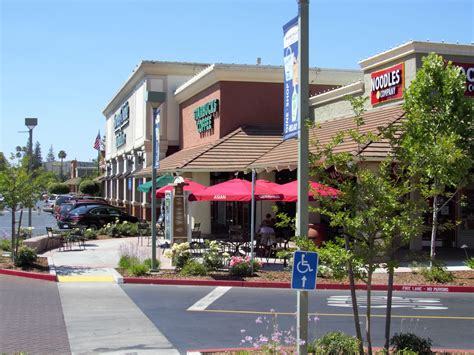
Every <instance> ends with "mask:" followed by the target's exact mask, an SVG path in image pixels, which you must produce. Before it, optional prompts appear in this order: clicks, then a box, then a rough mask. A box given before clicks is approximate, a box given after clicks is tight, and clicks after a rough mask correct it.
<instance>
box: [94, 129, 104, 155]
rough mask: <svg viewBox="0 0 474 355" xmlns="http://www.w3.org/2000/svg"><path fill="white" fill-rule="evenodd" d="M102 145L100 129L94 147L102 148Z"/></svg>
mask: <svg viewBox="0 0 474 355" xmlns="http://www.w3.org/2000/svg"><path fill="white" fill-rule="evenodd" d="M101 146H102V141H101V140H100V131H99V133H97V137H96V138H95V142H94V149H95V150H100V148H101Z"/></svg>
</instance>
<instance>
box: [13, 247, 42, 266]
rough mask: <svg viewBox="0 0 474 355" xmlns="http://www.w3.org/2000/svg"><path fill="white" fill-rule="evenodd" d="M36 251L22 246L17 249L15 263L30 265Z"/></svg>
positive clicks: (34, 258) (17, 264)
mask: <svg viewBox="0 0 474 355" xmlns="http://www.w3.org/2000/svg"><path fill="white" fill-rule="evenodd" d="M36 258H37V256H36V252H35V251H34V250H33V249H31V248H28V247H26V246H22V247H21V248H20V249H19V250H18V254H17V256H16V260H15V265H16V266H20V267H26V266H31V265H32V264H33V263H34V262H35V261H36Z"/></svg>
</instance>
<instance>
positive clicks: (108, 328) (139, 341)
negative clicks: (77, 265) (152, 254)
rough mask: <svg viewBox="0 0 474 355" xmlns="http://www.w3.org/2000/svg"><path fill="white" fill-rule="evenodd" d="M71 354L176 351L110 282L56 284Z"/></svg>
mask: <svg viewBox="0 0 474 355" xmlns="http://www.w3.org/2000/svg"><path fill="white" fill-rule="evenodd" d="M58 287H59V294H60V296H61V302H62V307H63V313H64V321H65V323H66V329H67V333H68V338H69V343H70V346H71V352H72V353H73V354H90V353H94V354H102V353H107V354H179V352H178V351H177V350H176V349H174V348H173V346H172V344H171V343H170V342H169V341H168V339H166V337H165V336H164V335H163V334H162V333H161V332H160V331H159V330H158V329H157V328H156V327H155V326H154V325H153V323H152V322H151V321H150V320H149V319H148V318H147V317H146V316H145V314H143V312H142V311H141V310H140V309H139V308H138V307H137V306H136V305H135V303H133V301H132V300H131V299H130V298H129V297H128V296H127V295H126V294H125V292H124V291H123V290H122V289H121V288H120V286H119V285H117V284H113V283H100V284H97V283H95V284H92V283H59V284H58Z"/></svg>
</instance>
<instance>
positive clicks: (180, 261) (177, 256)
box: [164, 243, 192, 270]
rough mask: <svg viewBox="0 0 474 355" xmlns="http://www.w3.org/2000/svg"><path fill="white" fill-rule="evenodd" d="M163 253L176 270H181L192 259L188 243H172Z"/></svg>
mask: <svg viewBox="0 0 474 355" xmlns="http://www.w3.org/2000/svg"><path fill="white" fill-rule="evenodd" d="M164 255H165V256H166V257H167V258H170V259H171V263H172V264H173V265H174V266H175V267H176V270H181V269H182V268H183V267H184V265H186V264H187V263H188V261H189V260H191V259H192V255H191V248H190V246H189V243H174V244H173V246H172V247H171V249H168V250H166V251H165V254H164Z"/></svg>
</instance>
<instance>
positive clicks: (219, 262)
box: [202, 240, 229, 270]
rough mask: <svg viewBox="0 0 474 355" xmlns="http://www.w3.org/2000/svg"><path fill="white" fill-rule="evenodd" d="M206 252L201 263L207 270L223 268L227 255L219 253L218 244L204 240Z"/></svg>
mask: <svg viewBox="0 0 474 355" xmlns="http://www.w3.org/2000/svg"><path fill="white" fill-rule="evenodd" d="M206 247H207V249H206V251H205V252H204V254H203V256H202V259H203V263H204V265H205V266H206V268H207V269H208V270H218V269H221V268H222V267H223V266H224V262H225V259H227V258H228V257H229V254H227V253H221V252H220V249H219V244H218V243H217V242H216V241H215V240H213V241H211V242H209V241H208V240H206Z"/></svg>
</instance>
